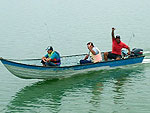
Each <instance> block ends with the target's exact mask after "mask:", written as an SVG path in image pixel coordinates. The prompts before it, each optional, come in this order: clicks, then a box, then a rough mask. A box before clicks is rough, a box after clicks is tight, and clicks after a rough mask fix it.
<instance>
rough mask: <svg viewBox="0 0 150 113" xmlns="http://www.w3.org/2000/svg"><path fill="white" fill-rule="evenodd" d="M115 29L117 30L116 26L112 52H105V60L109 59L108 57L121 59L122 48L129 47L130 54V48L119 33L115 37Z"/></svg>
mask: <svg viewBox="0 0 150 113" xmlns="http://www.w3.org/2000/svg"><path fill="white" fill-rule="evenodd" d="M114 30H115V28H112V52H105V53H104V59H105V61H107V59H108V58H109V59H115V60H120V59H121V50H122V48H126V49H128V55H130V48H129V47H128V46H127V45H126V44H125V43H123V42H121V40H120V36H119V35H117V36H116V38H115V36H114Z"/></svg>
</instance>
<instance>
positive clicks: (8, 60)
mask: <svg viewBox="0 0 150 113" xmlns="http://www.w3.org/2000/svg"><path fill="white" fill-rule="evenodd" d="M80 55H81V54H80ZM80 55H73V56H80ZM82 55H84V54H82ZM64 57H69V56H64ZM140 57H145V55H141V56H137V57H130V58H126V59H120V60H110V61H102V62H97V63H87V64H78V65H72V66H59V67H58V66H46V67H44V66H39V65H33V64H24V63H18V62H15V61H10V60H15V59H4V58H2V57H0V60H4V61H7V62H10V63H14V64H19V65H25V66H31V67H33V66H34V67H42V68H71V67H78V66H86V65H96V64H99V63H109V62H114V61H122V60H128V59H135V58H140ZM16 60H17V59H16ZM30 60H32V59H30ZM33 60H35V59H33ZM36 60H40V59H36Z"/></svg>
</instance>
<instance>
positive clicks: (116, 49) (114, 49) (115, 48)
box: [112, 38, 128, 55]
mask: <svg viewBox="0 0 150 113" xmlns="http://www.w3.org/2000/svg"><path fill="white" fill-rule="evenodd" d="M122 48H126V49H127V48H128V46H127V45H126V44H125V43H123V42H121V41H120V43H119V44H118V43H117V41H116V39H115V38H112V53H114V54H117V55H121V49H122Z"/></svg>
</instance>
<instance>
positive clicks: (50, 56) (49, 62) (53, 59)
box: [41, 46, 61, 66]
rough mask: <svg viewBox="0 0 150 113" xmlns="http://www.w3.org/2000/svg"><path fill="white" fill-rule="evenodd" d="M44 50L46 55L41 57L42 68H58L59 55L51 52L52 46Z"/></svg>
mask: <svg viewBox="0 0 150 113" xmlns="http://www.w3.org/2000/svg"><path fill="white" fill-rule="evenodd" d="M46 50H47V54H46V55H45V56H44V57H42V61H41V63H42V64H43V66H59V65H60V64H61V62H60V55H59V53H58V52H56V51H53V47H52V46H49V47H48V48H47V49H46Z"/></svg>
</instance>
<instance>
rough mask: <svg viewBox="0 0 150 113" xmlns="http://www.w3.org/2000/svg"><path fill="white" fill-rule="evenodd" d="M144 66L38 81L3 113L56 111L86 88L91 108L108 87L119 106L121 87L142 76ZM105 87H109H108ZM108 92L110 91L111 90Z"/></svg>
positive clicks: (11, 102)
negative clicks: (66, 99)
mask: <svg viewBox="0 0 150 113" xmlns="http://www.w3.org/2000/svg"><path fill="white" fill-rule="evenodd" d="M143 70H144V66H142V65H135V66H132V67H124V68H117V69H111V70H101V71H97V72H88V73H87V74H79V75H78V76H74V77H71V78H65V79H61V80H47V81H39V82H37V83H35V84H33V85H31V86H26V87H24V88H23V89H21V90H20V91H19V92H17V93H16V95H15V97H14V98H13V100H11V101H10V103H9V104H8V105H7V108H6V109H5V112H13V113H14V112H17V113H18V112H24V111H27V112H30V113H32V112H37V111H38V112H40V110H41V111H42V110H43V109H44V111H45V112H59V111H60V109H61V108H60V106H61V105H62V104H63V103H62V102H63V98H64V97H66V98H67V94H68V93H70V92H71V93H76V92H77V91H81V90H84V88H86V89H87V88H88V92H86V93H89V95H90V101H89V102H88V104H90V105H92V106H93V108H95V109H96V108H97V107H100V104H101V99H102V98H103V96H102V94H104V93H105V92H103V90H104V89H105V88H108V86H109V85H110V84H111V85H113V86H112V91H113V92H114V93H115V95H114V96H113V99H114V100H113V101H114V103H115V104H118V103H121V101H123V99H124V93H125V91H124V90H123V87H125V86H126V85H127V84H128V83H129V82H130V80H131V79H130V78H132V75H133V74H138V73H142V72H143ZM107 85H108V86H107ZM110 92H111V91H110Z"/></svg>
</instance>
